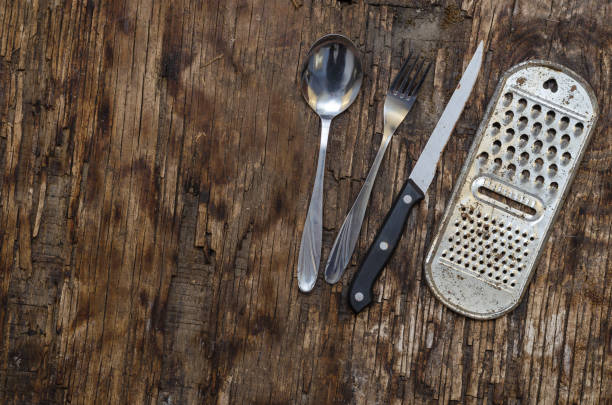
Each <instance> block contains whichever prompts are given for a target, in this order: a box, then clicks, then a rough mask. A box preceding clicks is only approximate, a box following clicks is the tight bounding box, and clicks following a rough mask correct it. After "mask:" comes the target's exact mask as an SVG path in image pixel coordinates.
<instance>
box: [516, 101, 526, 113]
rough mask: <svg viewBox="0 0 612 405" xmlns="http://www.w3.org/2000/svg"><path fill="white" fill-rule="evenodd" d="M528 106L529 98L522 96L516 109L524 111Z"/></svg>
mask: <svg viewBox="0 0 612 405" xmlns="http://www.w3.org/2000/svg"><path fill="white" fill-rule="evenodd" d="M526 107H527V100H525V99H524V98H522V99H520V100H519V101H518V107H517V109H516V110H517V111H519V112H520V111H523V110H524V109H525V108H526Z"/></svg>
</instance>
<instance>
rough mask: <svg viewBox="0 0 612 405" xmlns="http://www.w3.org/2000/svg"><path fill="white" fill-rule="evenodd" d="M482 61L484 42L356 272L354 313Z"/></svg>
mask: <svg viewBox="0 0 612 405" xmlns="http://www.w3.org/2000/svg"><path fill="white" fill-rule="evenodd" d="M482 58H483V43H482V41H480V44H479V45H478V48H477V49H476V52H474V55H473V56H472V59H471V61H470V63H469V64H468V66H467V68H466V69H465V72H464V73H463V76H462V77H461V80H460V81H459V84H458V85H457V88H456V89H455V92H454V93H453V95H452V96H451V98H450V100H449V101H448V103H447V105H446V108H445V109H444V112H443V113H442V116H441V117H440V119H439V120H438V123H437V124H436V127H435V128H434V130H433V132H432V133H431V135H430V137H429V140H428V141H427V143H426V144H425V147H424V148H423V151H422V152H421V155H420V156H419V159H418V160H417V162H416V164H415V165H414V167H413V169H412V172H411V173H410V176H409V177H408V180H407V181H406V183H405V184H404V186H403V188H402V191H401V192H400V193H399V195H398V197H397V198H396V199H395V201H394V202H393V206H392V207H391V210H390V211H389V213H388V214H387V217H386V218H385V221H384V223H383V226H382V227H381V229H380V230H379V231H378V234H377V235H376V238H375V239H374V243H372V245H371V246H370V248H369V249H368V252H367V254H366V256H365V259H364V260H363V262H362V264H361V266H360V267H359V269H358V270H357V273H355V276H354V277H353V281H352V283H351V286H350V288H349V304H350V306H351V308H352V309H353V310H354V311H355V313H359V312H361V311H362V310H363V309H364V308H365V307H367V306H368V305H369V304H370V303H371V302H372V295H373V294H372V288H373V286H374V282H375V281H376V279H377V278H378V276H379V275H380V273H381V271H382V269H383V268H384V267H385V265H386V264H387V262H388V261H389V259H390V258H391V256H392V254H393V251H394V249H395V247H396V246H397V243H398V242H399V240H400V238H401V236H402V233H403V230H404V225H405V223H406V220H407V219H408V215H409V214H410V210H411V209H412V207H414V206H415V205H416V204H417V203H418V202H419V201H421V200H422V199H423V198H424V197H425V193H426V192H427V189H428V188H429V185H430V184H431V182H432V180H433V178H434V175H435V173H436V166H437V165H438V161H439V160H440V156H441V155H442V151H443V150H444V147H445V146H446V143H447V142H448V139H449V137H450V135H451V133H452V132H453V129H454V128H455V124H456V123H457V120H458V119H459V116H460V115H461V112H462V111H463V107H464V106H465V103H466V101H467V99H468V97H469V96H470V93H471V92H472V88H473V87H474V83H476V79H477V77H478V73H479V72H480V67H481V65H482Z"/></svg>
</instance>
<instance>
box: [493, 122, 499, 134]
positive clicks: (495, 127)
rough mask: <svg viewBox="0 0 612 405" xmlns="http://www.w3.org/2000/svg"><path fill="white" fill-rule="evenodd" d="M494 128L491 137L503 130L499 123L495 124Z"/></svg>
mask: <svg viewBox="0 0 612 405" xmlns="http://www.w3.org/2000/svg"><path fill="white" fill-rule="evenodd" d="M492 127H493V129H492V130H491V135H493V136H495V135H497V134H498V133H499V131H500V130H501V124H500V123H499V122H494V123H493V125H492Z"/></svg>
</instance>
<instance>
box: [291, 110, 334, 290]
mask: <svg viewBox="0 0 612 405" xmlns="http://www.w3.org/2000/svg"><path fill="white" fill-rule="evenodd" d="M330 124H331V120H330V119H323V118H322V119H321V146H320V147H319V162H318V163H317V174H316V176H315V182H314V187H313V190H312V197H311V198H310V206H309V207H308V214H307V215H306V222H305V223H304V230H303V231H302V242H301V244H300V255H299V257H298V287H299V288H300V291H302V292H309V291H311V290H312V289H313V288H314V285H315V283H316V281H317V273H318V272H319V262H320V261H321V238H322V236H321V235H322V232H323V174H324V172H325V153H326V152H327V138H328V136H329V127H330Z"/></svg>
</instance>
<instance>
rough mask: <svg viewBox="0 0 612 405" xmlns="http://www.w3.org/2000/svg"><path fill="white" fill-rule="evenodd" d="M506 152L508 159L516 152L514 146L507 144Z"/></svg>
mask: <svg viewBox="0 0 612 405" xmlns="http://www.w3.org/2000/svg"><path fill="white" fill-rule="evenodd" d="M507 152H508V159H512V156H514V152H516V149H515V148H514V146H508V149H507Z"/></svg>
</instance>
